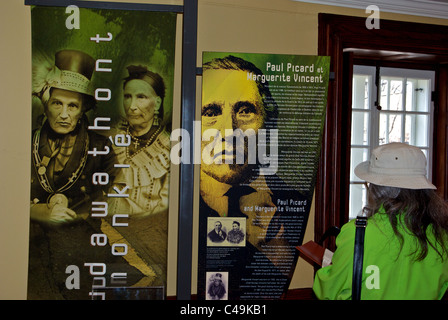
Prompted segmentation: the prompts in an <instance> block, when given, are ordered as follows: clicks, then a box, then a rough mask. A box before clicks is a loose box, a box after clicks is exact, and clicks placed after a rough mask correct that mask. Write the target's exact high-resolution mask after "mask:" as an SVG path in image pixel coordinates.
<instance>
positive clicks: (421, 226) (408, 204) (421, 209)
mask: <svg viewBox="0 0 448 320" xmlns="http://www.w3.org/2000/svg"><path fill="white" fill-rule="evenodd" d="M381 206H383V208H384V209H385V211H386V213H387V215H388V216H389V221H390V223H391V225H392V228H393V230H394V233H395V234H396V236H397V237H398V238H399V240H400V242H401V245H403V236H402V235H401V233H400V232H399V230H398V225H399V223H400V221H399V219H398V218H399V215H400V214H402V215H403V223H404V225H405V227H407V229H408V230H409V231H410V232H411V233H412V235H413V236H415V237H416V238H417V240H418V248H417V249H416V251H415V252H413V253H412V255H414V258H416V260H417V261H420V260H423V259H424V258H425V257H426V255H427V254H428V245H429V246H431V247H432V248H433V249H434V250H435V251H436V252H437V253H438V255H439V256H440V257H441V258H442V259H443V258H444V256H445V258H446V257H448V247H447V240H448V205H447V203H446V202H445V201H444V200H443V199H442V198H441V197H440V196H439V195H438V194H437V193H436V192H435V190H432V189H416V190H413V189H404V188H396V187H386V186H379V185H375V184H372V183H371V184H370V185H369V187H368V201H367V206H366V207H365V208H364V211H365V212H366V214H367V216H368V217H369V216H372V215H374V214H375V213H377V212H378V209H379V208H380V207H381ZM428 227H430V229H429V230H428ZM428 231H429V232H432V233H433V234H434V238H435V242H436V243H431V241H430V240H429V239H428V233H427V232H428ZM437 245H438V246H437Z"/></svg>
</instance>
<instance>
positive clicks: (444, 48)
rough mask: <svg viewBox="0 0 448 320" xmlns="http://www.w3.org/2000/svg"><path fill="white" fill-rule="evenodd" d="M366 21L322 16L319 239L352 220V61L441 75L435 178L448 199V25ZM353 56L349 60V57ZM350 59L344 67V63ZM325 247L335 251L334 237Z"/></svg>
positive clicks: (347, 17)
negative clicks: (324, 63) (326, 68)
mask: <svg viewBox="0 0 448 320" xmlns="http://www.w3.org/2000/svg"><path fill="white" fill-rule="evenodd" d="M365 23H366V19H365V18H362V17H351V16H341V15H333V14H319V40H318V54H319V55H322V56H330V57H331V60H330V61H331V62H330V64H331V67H330V71H331V72H332V73H333V74H334V78H333V79H332V80H331V81H330V83H329V88H328V103H327V113H326V119H325V127H324V134H323V146H322V152H321V159H320V163H319V168H318V175H317V180H316V196H315V199H316V200H315V201H316V206H315V208H316V211H315V230H314V231H315V240H316V241H320V240H321V237H322V235H323V234H324V232H325V231H326V230H328V229H329V228H330V227H332V226H338V227H341V226H342V225H343V224H344V223H345V222H347V221H348V190H349V177H350V153H349V151H350V128H351V95H350V94H348V92H351V91H348V89H350V88H351V84H350V83H349V82H350V81H351V80H350V77H348V76H347V74H348V73H347V72H350V65H348V64H350V61H353V60H354V61H355V62H356V61H364V62H376V63H383V64H389V65H390V64H392V65H395V66H397V65H404V66H406V65H407V66H412V67H413V68H415V67H418V68H421V69H432V70H435V71H436V79H437V81H436V82H437V86H438V87H437V91H436V92H439V94H437V95H436V99H435V101H434V103H435V106H436V109H435V112H436V114H435V119H436V121H435V123H434V126H435V130H434V163H433V168H434V170H433V171H434V176H433V182H434V184H435V185H436V186H437V187H438V190H439V192H440V193H441V194H442V195H443V196H444V197H445V198H448V197H447V196H448V190H447V186H448V183H447V182H448V181H447V178H448V175H447V173H448V161H447V150H448V147H447V143H448V135H447V119H446V113H447V105H448V96H447V92H446V90H447V79H448V26H441V25H430V24H421V23H412V22H401V21H393V20H381V21H380V28H379V29H368V28H367V27H366V24H365ZM348 52H351V53H352V54H351V57H349V58H348V59H347V54H344V53H348ZM344 59H345V63H344ZM325 245H326V246H327V247H329V248H331V249H334V248H335V243H334V239H329V240H328V241H327V242H326V243H325Z"/></svg>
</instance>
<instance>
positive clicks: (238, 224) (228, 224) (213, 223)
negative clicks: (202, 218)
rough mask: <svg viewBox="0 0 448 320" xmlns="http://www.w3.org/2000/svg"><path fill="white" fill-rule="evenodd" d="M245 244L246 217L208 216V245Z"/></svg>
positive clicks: (227, 245) (240, 245)
mask: <svg viewBox="0 0 448 320" xmlns="http://www.w3.org/2000/svg"><path fill="white" fill-rule="evenodd" d="M245 245H246V218H239V217H238V218H235V217H209V218H208V220H207V246H225V247H244V246H245Z"/></svg>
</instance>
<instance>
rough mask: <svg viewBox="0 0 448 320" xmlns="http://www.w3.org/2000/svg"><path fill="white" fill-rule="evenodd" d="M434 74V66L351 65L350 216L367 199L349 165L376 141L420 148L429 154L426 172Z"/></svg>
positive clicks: (365, 155)
mask: <svg viewBox="0 0 448 320" xmlns="http://www.w3.org/2000/svg"><path fill="white" fill-rule="evenodd" d="M377 76H378V77H379V79H376V77H377ZM434 76H435V75H434V71H425V70H411V69H398V68H383V67H381V68H378V69H377V67H370V66H354V68H353V82H352V121H351V126H352V127H351V145H350V188H349V219H353V218H355V217H356V216H357V215H358V214H359V213H360V211H361V210H362V208H363V206H364V205H365V203H366V190H365V186H364V182H363V181H361V180H360V179H358V178H357V177H356V175H355V174H354V169H355V167H356V165H358V164H359V163H360V162H363V161H367V160H368V159H369V157H370V151H371V150H372V149H374V148H376V147H377V146H379V145H382V144H386V143H390V142H404V143H408V144H411V145H414V146H417V147H419V148H421V150H422V151H423V152H424V153H425V155H426V157H427V159H428V172H427V176H428V177H429V178H430V177H431V173H432V168H431V163H432V141H433V139H432V135H433V114H434V107H433V104H432V102H431V93H432V91H434ZM376 83H378V84H379V86H378V87H379V88H378V87H377V85H376Z"/></svg>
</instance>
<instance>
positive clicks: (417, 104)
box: [406, 79, 431, 112]
mask: <svg viewBox="0 0 448 320" xmlns="http://www.w3.org/2000/svg"><path fill="white" fill-rule="evenodd" d="M406 85H407V86H406V111H418V112H429V104H430V98H431V89H430V81H429V80H422V79H408V81H407V84H406Z"/></svg>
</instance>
